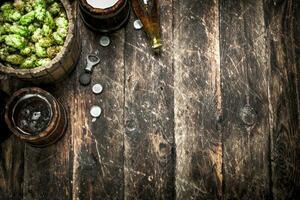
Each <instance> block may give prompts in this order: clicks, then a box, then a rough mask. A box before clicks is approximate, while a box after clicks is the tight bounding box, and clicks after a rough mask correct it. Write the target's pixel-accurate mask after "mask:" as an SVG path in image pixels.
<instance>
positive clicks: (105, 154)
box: [70, 20, 125, 200]
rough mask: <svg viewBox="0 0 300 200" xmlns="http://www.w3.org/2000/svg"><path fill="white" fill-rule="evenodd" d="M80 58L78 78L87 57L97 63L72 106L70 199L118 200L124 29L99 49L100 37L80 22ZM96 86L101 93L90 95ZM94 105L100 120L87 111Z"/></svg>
mask: <svg viewBox="0 0 300 200" xmlns="http://www.w3.org/2000/svg"><path fill="white" fill-rule="evenodd" d="M79 27H81V35H82V36H84V38H83V40H82V47H83V48H82V49H83V51H82V57H81V60H80V61H79V65H78V68H77V77H79V75H80V73H82V72H83V71H84V68H85V66H86V56H87V55H88V54H91V53H92V54H96V55H98V56H99V57H100V59H101V62H100V64H98V65H97V66H95V68H94V72H93V74H92V84H91V85H90V86H87V87H83V86H79V85H78V83H79V80H78V79H77V80H76V83H74V84H77V86H76V93H75V94H76V96H75V98H74V101H73V102H72V107H73V108H74V111H73V118H72V120H71V122H70V123H71V124H72V126H73V144H74V163H73V167H74V170H73V199H74V200H77V199H122V198H123V189H124V185H123V180H124V179H123V176H124V173H123V163H124V156H123V152H124V145H123V143H124V134H123V133H124V126H123V106H124V57H123V55H124V54H123V52H124V35H125V34H124V30H121V31H118V32H116V33H115V34H112V35H110V39H111V44H110V46H109V47H106V48H102V47H100V44H99V41H100V35H98V34H95V33H93V32H91V31H90V30H87V29H86V27H85V26H84V24H83V22H82V20H79ZM95 83H100V84H102V85H103V87H104V91H103V93H101V94H100V95H95V94H93V92H92V88H91V87H92V85H93V84H95ZM93 105H98V106H100V107H101V108H102V115H101V117H100V118H99V119H97V120H96V121H95V122H92V117H91V116H90V108H91V107H92V106H93Z"/></svg>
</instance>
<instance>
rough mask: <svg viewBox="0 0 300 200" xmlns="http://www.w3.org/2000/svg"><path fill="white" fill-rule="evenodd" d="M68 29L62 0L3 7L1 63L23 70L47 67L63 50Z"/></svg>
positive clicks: (25, 0) (20, 1)
mask: <svg viewBox="0 0 300 200" xmlns="http://www.w3.org/2000/svg"><path fill="white" fill-rule="evenodd" d="M68 27H69V22H68V19H67V17H66V12H65V10H64V9H63V6H62V4H61V2H60V1H59V0H12V1H8V2H4V3H0V62H2V63H3V64H4V65H7V66H13V67H19V68H22V69H31V68H35V67H39V66H43V65H46V64H47V63H49V62H50V61H51V59H53V58H54V57H55V56H56V55H57V54H58V53H59V51H60V50H61V48H62V45H63V44H64V41H65V38H66V37H67V35H68Z"/></svg>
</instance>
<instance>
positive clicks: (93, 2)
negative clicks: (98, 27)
mask: <svg viewBox="0 0 300 200" xmlns="http://www.w3.org/2000/svg"><path fill="white" fill-rule="evenodd" d="M118 1H119V0H86V2H87V3H88V4H89V5H90V6H92V7H93V8H99V9H107V8H110V7H113V6H114V5H115V4H116V3H117V2H118Z"/></svg>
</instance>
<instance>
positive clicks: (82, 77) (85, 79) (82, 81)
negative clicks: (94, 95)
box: [79, 72, 91, 86]
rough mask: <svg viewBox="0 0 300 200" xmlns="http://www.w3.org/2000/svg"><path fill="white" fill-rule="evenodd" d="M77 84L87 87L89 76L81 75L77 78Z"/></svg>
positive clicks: (89, 80) (86, 74)
mask: <svg viewBox="0 0 300 200" xmlns="http://www.w3.org/2000/svg"><path fill="white" fill-rule="evenodd" d="M79 83H80V85H82V86H87V85H89V84H90V83H91V74H89V73H85V72H84V73H82V74H81V75H80V77H79Z"/></svg>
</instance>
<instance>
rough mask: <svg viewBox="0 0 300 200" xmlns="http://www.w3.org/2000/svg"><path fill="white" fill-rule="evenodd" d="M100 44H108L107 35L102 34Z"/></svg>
mask: <svg viewBox="0 0 300 200" xmlns="http://www.w3.org/2000/svg"><path fill="white" fill-rule="evenodd" d="M100 45H101V46H103V47H107V46H109V45H110V39H109V37H107V36H102V37H101V38H100Z"/></svg>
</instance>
